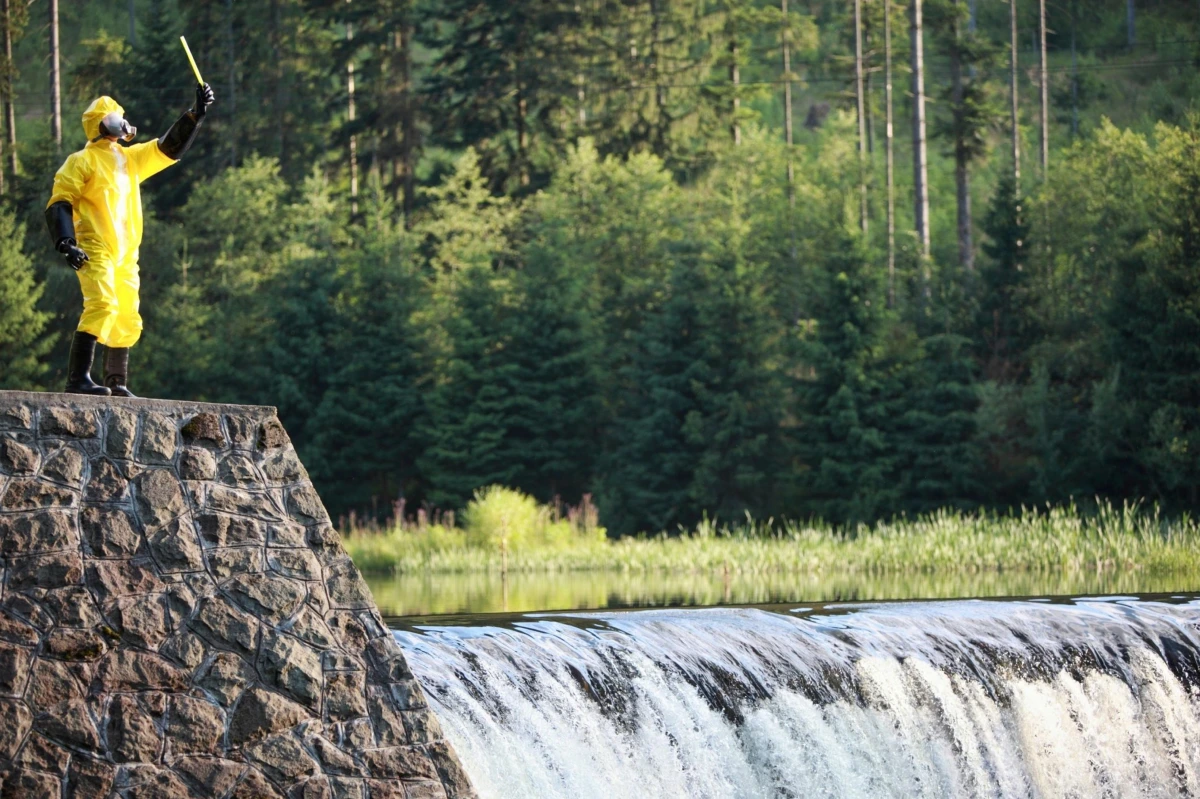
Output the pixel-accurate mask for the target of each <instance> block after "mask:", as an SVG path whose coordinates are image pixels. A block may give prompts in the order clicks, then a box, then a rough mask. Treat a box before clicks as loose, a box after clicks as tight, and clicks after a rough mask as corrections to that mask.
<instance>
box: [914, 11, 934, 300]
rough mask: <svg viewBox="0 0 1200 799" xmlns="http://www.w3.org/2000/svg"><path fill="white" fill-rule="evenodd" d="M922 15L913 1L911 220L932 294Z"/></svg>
mask: <svg viewBox="0 0 1200 799" xmlns="http://www.w3.org/2000/svg"><path fill="white" fill-rule="evenodd" d="M923 27H924V23H923V20H922V18H921V0H912V5H911V6H910V8H909V28H910V34H911V36H912V92H913V222H914V228H915V230H916V233H917V239H918V241H919V242H920V246H921V255H922V256H924V258H925V259H926V262H927V263H926V266H925V274H924V279H925V296H926V297H928V296H929V295H930V293H931V287H930V285H929V283H930V277H931V276H930V274H929V267H928V259H929V255H930V241H929V164H928V153H927V152H926V148H925V145H926V140H925V41H924V39H925V37H924V31H923Z"/></svg>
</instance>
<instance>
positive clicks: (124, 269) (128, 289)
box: [47, 97, 175, 347]
mask: <svg viewBox="0 0 1200 799" xmlns="http://www.w3.org/2000/svg"><path fill="white" fill-rule="evenodd" d="M113 111H119V112H120V113H121V114H122V115H124V114H125V109H123V108H121V106H119V105H118V104H117V101H116V100H114V99H112V98H111V97H100V98H98V99H97V100H95V101H93V102H92V104H91V105H89V106H88V108H87V110H86V111H84V112H83V131H84V133H86V134H87V138H88V145H87V146H86V147H84V148H83V149H82V150H80V151H79V152H77V153H72V154H71V155H69V156H67V160H66V162H65V163H63V165H62V166H61V167H60V168H59V170H58V172H57V174H55V176H54V194H53V196H51V198H50V202H49V203H47V207H49V206H50V205H53V204H54V203H57V202H62V201H64V200H65V201H66V202H69V203H70V204H71V208H72V209H73V211H74V214H73V216H74V219H75V238H76V240H77V241H78V243H79V246H80V247H81V248H82V249H83V251H84V252H86V253H87V254H88V258H90V259H91V260H89V261H88V262H87V263H85V264H84V265H83V267H82V268H81V269H80V270H79V271H78V272H77V273H76V274H78V275H79V286H80V288H81V289H82V290H83V315H82V316H81V317H80V319H79V326H78V330H80V331H82V332H84V333H91V334H92V335H93V336H95V337H96V338H97V339H98V340H99V341H100V343H101V344H104V345H105V346H108V347H132V346H133V345H134V344H136V343H137V340H138V339H139V338H140V337H141V335H142V317H141V314H139V313H138V306H139V300H138V289H139V288H140V286H141V280H140V278H139V277H138V247H139V246H140V245H141V243H142V195H141V191H140V188H139V187H140V185H141V182H142V181H143V180H145V179H146V178H148V177H150V176H151V175H155V174H157V173H159V172H161V171H162V170H164V169H166V168H167V167H169V166H171V165H172V164H174V163H175V161H174V160H173V159H171V158H169V157H168V156H167V155H165V154H164V153H163V151H162V150H160V149H159V147H158V141H157V140H155V141H149V142H144V143H142V144H135V145H132V146H130V147H122V146H121V145H120V144H118V143H117V142H110V141H108V140H107V139H100V140H99V141H92V140H93V139H95V138H96V137H97V136H99V135H100V121H101V120H102V119H104V117H105V116H107V115H108V114H110V113H112V112H113Z"/></svg>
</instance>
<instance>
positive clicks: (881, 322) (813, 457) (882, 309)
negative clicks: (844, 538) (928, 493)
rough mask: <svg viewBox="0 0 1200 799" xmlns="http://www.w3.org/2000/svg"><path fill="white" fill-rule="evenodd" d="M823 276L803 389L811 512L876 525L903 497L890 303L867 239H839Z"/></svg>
mask: <svg viewBox="0 0 1200 799" xmlns="http://www.w3.org/2000/svg"><path fill="white" fill-rule="evenodd" d="M828 248H829V249H828V252H829V253H830V255H829V261H828V263H827V264H826V267H825V268H826V270H827V271H826V272H824V273H823V274H821V275H820V276H819V277H818V279H817V281H816V282H817V286H816V292H817V297H816V298H815V303H816V310H815V314H814V317H815V319H814V324H815V330H814V332H813V333H812V335H811V338H810V339H809V341H808V342H807V345H806V347H805V348H804V354H805V359H806V361H807V362H808V364H809V365H810V368H811V369H812V372H813V376H812V378H811V379H809V380H806V381H804V382H802V383H801V385H800V387H799V397H800V404H801V409H802V413H803V417H802V427H801V429H800V430H799V431H798V433H797V435H798V438H799V442H800V444H799V447H800V453H801V457H802V459H803V462H804V466H805V471H804V472H803V473H802V474H801V480H802V483H803V487H802V490H803V493H804V496H805V501H806V509H807V510H808V511H809V512H810V513H811V514H813V515H816V516H819V517H822V518H825V519H827V520H829V521H833V522H838V523H856V522H862V521H869V520H871V519H874V518H876V517H878V516H880V515H883V514H886V513H889V512H891V511H893V510H894V509H895V508H896V506H897V503H898V500H899V493H900V492H899V487H898V485H897V480H896V468H897V462H898V458H897V454H896V451H895V447H894V442H893V441H891V440H889V436H888V433H887V431H888V428H889V427H890V426H891V424H892V420H891V411H892V403H891V402H890V401H889V400H891V398H893V397H894V396H895V394H896V388H897V387H896V384H895V381H896V374H895V372H894V370H892V369H888V368H886V367H887V366H888V364H887V363H886V362H885V361H884V359H883V344H884V332H885V320H886V314H887V311H886V305H885V299H884V293H883V291H882V286H881V282H880V275H879V274H878V271H879V270H878V269H877V268H876V267H875V266H874V265H873V264H872V263H871V262H870V259H869V258H868V256H867V253H866V250H865V248H864V245H863V243H862V241H861V239H859V238H857V237H854V236H851V235H850V234H844V233H843V234H840V235H837V236H835V240H834V241H831V242H829V245H828Z"/></svg>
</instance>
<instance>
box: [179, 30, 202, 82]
mask: <svg viewBox="0 0 1200 799" xmlns="http://www.w3.org/2000/svg"><path fill="white" fill-rule="evenodd" d="M179 41H181V42H183V52H185V53H187V57H188V63H189V64H191V65H192V74H194V75H195V76H196V83H198V84H200V85H201V86H203V85H204V78H202V77H200V67H198V66H196V59H194V58H192V48H190V47H188V46H187V39H186V38H184V37H183V36H180V37H179Z"/></svg>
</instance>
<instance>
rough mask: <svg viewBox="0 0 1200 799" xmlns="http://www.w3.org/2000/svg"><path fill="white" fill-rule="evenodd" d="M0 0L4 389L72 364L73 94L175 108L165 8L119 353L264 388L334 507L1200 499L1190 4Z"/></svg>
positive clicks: (381, 511)
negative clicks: (187, 125) (53, 230)
mask: <svg viewBox="0 0 1200 799" xmlns="http://www.w3.org/2000/svg"><path fill="white" fill-rule="evenodd" d="M2 2H3V5H2V8H0V15H2V22H3V33H4V34H5V40H6V41H5V44H6V48H5V51H4V52H7V53H10V54H11V55H9V56H7V57H6V56H5V55H4V53H0V64H2V65H3V66H4V69H3V70H0V99H2V100H3V104H4V105H3V112H4V113H3V118H2V127H3V130H4V136H3V139H2V140H0V147H2V148H3V151H2V154H0V156H2V157H0V162H2V174H3V194H2V195H0V298H2V300H0V386H2V387H6V388H34V389H46V390H57V389H58V388H59V387H60V386H61V384H62V383H63V379H64V378H63V372H64V368H65V364H66V349H67V346H68V342H69V337H70V334H71V332H72V330H73V329H74V325H75V323H76V320H77V318H78V313H79V308H80V298H79V289H78V288H77V282H76V280H75V276H74V275H73V274H72V273H71V270H70V269H69V268H67V267H66V265H65V264H64V263H63V262H62V259H61V257H60V256H58V255H56V254H55V253H54V252H53V251H52V248H51V244H50V242H49V239H48V236H47V234H46V231H45V226H44V223H43V221H42V210H43V208H44V206H45V203H46V201H47V199H48V197H49V192H50V183H51V179H52V176H53V173H54V171H55V169H56V168H57V166H58V165H59V164H60V163H61V162H62V159H63V158H64V157H65V155H66V154H67V153H69V152H71V151H73V150H75V149H78V148H79V147H81V146H82V145H83V144H84V141H83V135H82V132H81V129H80V127H79V114H80V112H81V111H82V109H83V108H84V106H86V104H87V103H88V102H89V101H90V100H91V99H93V98H94V97H95V96H97V95H99V94H101V93H107V94H111V95H112V96H114V97H115V98H117V100H118V101H120V102H121V103H122V104H123V105H124V106H125V108H126V111H127V116H128V118H129V119H130V120H131V121H132V122H133V123H134V124H135V125H137V126H138V127H139V128H140V130H141V132H142V134H143V136H142V137H141V138H142V140H145V138H146V135H145V134H151V135H157V133H159V132H161V131H163V130H165V129H166V127H167V126H168V125H169V123H170V121H171V120H173V119H174V118H175V117H176V116H177V115H178V114H179V113H180V112H181V111H182V110H183V109H184V108H186V107H187V104H188V103H189V102H190V99H191V93H192V87H193V83H194V81H193V79H192V77H191V73H190V70H189V68H188V66H187V62H186V60H185V59H184V56H183V53H182V51H181V49H180V48H179V43H178V37H179V35H180V34H181V33H185V34H186V35H187V36H188V39H189V41H190V42H191V44H192V48H193V50H194V51H195V53H196V55H197V58H198V60H199V62H200V65H201V68H202V69H203V70H204V72H205V76H206V79H207V80H209V81H210V82H211V83H212V85H213V87H214V89H215V91H216V94H217V103H216V105H214V106H213V108H212V110H211V111H210V114H209V117H208V119H207V121H206V122H205V125H204V128H203V130H202V131H201V136H200V138H199V140H198V143H197V145H196V147H195V148H193V150H192V151H191V152H189V153H188V155H187V156H186V157H185V159H184V161H183V162H182V163H181V165H179V166H177V167H175V168H173V169H171V170H168V171H167V172H165V173H163V174H162V175H161V176H159V177H157V178H155V179H153V180H152V181H151V182H149V183H147V185H146V186H145V187H144V190H143V191H144V192H145V195H146V196H145V200H146V205H147V209H148V214H149V218H148V219H147V224H146V233H145V240H144V242H143V246H142V248H141V265H142V313H143V316H144V317H145V319H146V333H145V336H144V338H143V339H142V342H141V343H140V344H139V345H138V347H137V348H136V349H135V350H134V351H133V358H132V364H131V378H130V385H131V387H132V388H133V389H134V391H135V392H137V393H139V394H141V395H143V396H158V397H172V398H180V399H193V400H212V401H228V402H240V403H262V404H270V405H275V406H277V407H278V408H279V412H280V414H281V416H282V418H283V420H284V421H285V423H286V424H287V427H288V429H289V431H290V432H291V433H292V435H293V438H294V440H295V441H296V443H297V446H298V447H299V449H300V450H301V453H302V455H303V457H304V459H305V462H306V463H307V464H308V465H309V467H310V470H311V471H312V473H313V476H314V479H315V480H316V482H317V483H318V485H319V487H320V489H321V491H322V494H323V496H324V497H325V499H326V500H327V502H328V504H329V505H330V506H331V508H332V509H335V511H342V512H344V511H348V510H351V509H355V510H358V511H359V512H360V513H368V514H376V515H386V514H388V513H390V512H391V509H392V508H393V507H394V503H396V502H397V500H399V499H400V498H403V499H404V500H405V503H406V506H407V507H408V508H409V509H410V510H411V509H413V508H416V507H418V506H421V505H424V506H426V507H429V508H439V509H454V508H459V507H461V506H462V505H463V504H464V503H465V502H466V501H467V500H468V499H470V497H471V495H472V493H473V492H474V491H475V490H476V489H478V488H480V487H482V486H487V485H491V484H503V485H508V486H512V487H516V488H520V489H522V490H524V491H526V492H528V493H530V494H532V495H534V496H536V497H538V498H540V499H542V500H549V499H551V498H553V497H560V498H562V499H563V500H564V501H566V502H577V501H579V500H580V499H581V498H582V497H583V496H584V495H586V494H591V495H593V496H594V497H595V500H596V503H597V505H598V506H599V508H600V512H601V516H602V521H603V523H604V524H605V525H606V526H607V527H608V529H609V530H610V532H612V533H629V532H635V531H639V530H645V531H656V530H664V529H665V530H673V529H676V527H677V526H678V525H681V524H684V525H686V524H691V523H694V522H695V521H696V520H697V519H698V518H700V517H701V516H702V515H704V514H707V515H708V516H710V517H712V516H718V517H720V518H724V519H731V518H741V517H743V516H744V515H745V514H750V515H753V516H754V517H756V518H760V519H765V518H768V517H774V518H781V517H790V518H803V517H810V516H815V517H822V518H825V519H828V520H831V521H834V522H839V523H840V522H854V521H860V520H871V519H877V518H882V517H888V516H892V515H895V514H901V513H916V512H922V511H926V510H929V509H933V508H939V507H958V508H971V507H978V506H989V507H998V508H1006V507H1015V506H1019V505H1031V504H1034V503H1043V502H1051V503H1058V502H1064V501H1067V500H1069V499H1070V498H1072V497H1073V498H1076V499H1078V500H1080V501H1088V500H1089V499H1090V498H1093V497H1107V498H1114V499H1130V498H1132V499H1144V500H1146V501H1152V502H1158V503H1161V504H1162V505H1164V506H1165V507H1167V508H1168V509H1172V510H1175V511H1185V510H1190V511H1196V510H1200V117H1197V116H1194V115H1193V114H1194V112H1195V111H1196V109H1195V105H1196V103H1195V98H1197V97H1200V71H1198V65H1200V3H1196V2H1183V1H1182V0H1177V1H1176V2H1167V1H1166V0H1136V2H1135V0H1087V1H1086V2H1081V1H1080V0H1058V1H1057V2H1054V3H1050V4H1046V3H1044V0H1043V2H1039V0H1014V2H1015V4H1016V6H1015V8H1014V7H1013V6H1012V5H1010V4H1009V3H1008V2H1005V1H1004V0H923V2H921V0H903V2H902V1H901V0H791V3H790V6H789V3H788V0H780V2H775V1H774V0H771V2H768V1H767V0H619V1H618V0H570V1H569V2H568V1H567V0H527V2H521V3H512V2H506V1H505V0H269V2H255V3H247V2H238V3H234V2H232V1H231V0H224V1H223V2H217V1H216V0H192V2H188V3H183V2H172V1H171V0H128V2H125V1H124V0H89V1H87V2H85V0H29V1H28V2H27V0H2ZM1014 59H1015V60H1014ZM56 107H61V128H59V122H58V120H59V116H58V113H56V110H55V109H56ZM60 130H61V133H59V131H60Z"/></svg>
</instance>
